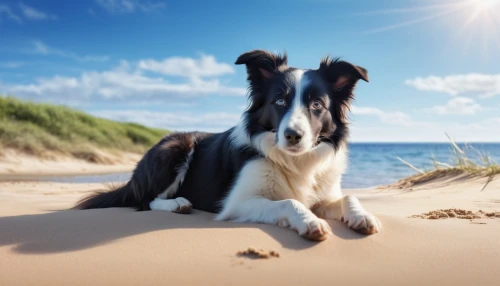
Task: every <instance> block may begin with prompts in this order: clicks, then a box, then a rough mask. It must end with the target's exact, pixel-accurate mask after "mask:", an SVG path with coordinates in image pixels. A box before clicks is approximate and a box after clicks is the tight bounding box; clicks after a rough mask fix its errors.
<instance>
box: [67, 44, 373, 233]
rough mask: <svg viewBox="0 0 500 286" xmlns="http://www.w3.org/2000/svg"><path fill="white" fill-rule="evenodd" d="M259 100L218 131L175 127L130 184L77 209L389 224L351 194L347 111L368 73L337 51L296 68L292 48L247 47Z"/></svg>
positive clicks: (307, 226)
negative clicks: (314, 65) (343, 184)
mask: <svg viewBox="0 0 500 286" xmlns="http://www.w3.org/2000/svg"><path fill="white" fill-rule="evenodd" d="M236 64H237V65H239V64H245V65H246V69H247V79H248V82H249V99H250V102H251V105H250V106H249V108H248V109H247V110H246V111H245V112H244V113H243V115H242V117H241V121H240V122H239V123H238V124H237V125H236V126H235V127H233V128H231V129H229V130H227V131H225V132H223V133H218V134H211V133H202V132H189V133H173V134H169V135H167V136H166V137H164V138H163V139H162V140H161V141H160V142H158V143H157V144H156V145H155V146H153V147H152V148H151V149H150V150H149V151H148V152H147V153H146V154H145V156H144V157H143V158H142V159H141V161H140V162H139V163H138V165H137V167H136V169H135V170H134V172H133V175H132V178H131V179H130V181H128V182H127V183H126V184H125V185H123V186H121V187H119V188H116V189H114V190H111V191H109V192H98V193H96V194H93V195H91V196H89V197H87V198H84V199H83V200H82V201H80V202H79V203H78V204H77V206H76V207H75V208H77V209H92V208H108V207H133V208H137V209H138V210H150V209H151V210H164V211H170V212H176V213H188V212H190V211H191V209H192V208H195V209H198V210H203V211H207V212H212V213H217V215H216V217H215V219H216V220H229V221H236V222H256V223H267V224H276V225H279V226H282V227H288V228H291V229H294V230H296V231H297V232H298V233H299V234H300V235H302V236H304V237H306V238H308V239H312V240H324V239H326V238H327V236H328V234H330V233H331V230H330V227H329V225H328V223H327V222H326V221H325V220H323V219H336V220H341V221H343V222H344V223H346V224H347V226H348V227H350V228H352V229H354V230H355V231H357V232H360V233H363V234H373V233H377V232H378V231H379V230H380V222H379V221H378V220H377V218H375V217H374V216H373V215H372V214H370V213H369V212H367V211H366V210H365V209H364V208H363V207H362V206H361V204H360V203H359V201H358V200H357V199H356V198H355V197H353V196H349V195H346V196H343V195H342V191H341V188H340V181H341V176H342V174H343V172H344V170H345V168H346V164H347V143H346V141H347V137H348V126H347V111H348V109H349V106H350V102H351V100H352V99H353V90H354V87H355V85H356V83H357V82H358V80H359V79H362V80H364V81H368V76H367V71H366V70H365V69H364V68H362V67H359V66H356V65H353V64H351V63H348V62H345V61H340V60H338V59H334V60H332V59H329V58H328V57H327V58H326V59H324V60H322V61H321V64H320V66H319V69H316V70H311V69H298V68H293V67H288V66H287V56H286V54H285V55H283V56H281V55H276V54H273V53H270V52H267V51H263V50H254V51H250V52H247V53H244V54H242V55H241V56H240V57H239V58H238V59H237V60H236Z"/></svg>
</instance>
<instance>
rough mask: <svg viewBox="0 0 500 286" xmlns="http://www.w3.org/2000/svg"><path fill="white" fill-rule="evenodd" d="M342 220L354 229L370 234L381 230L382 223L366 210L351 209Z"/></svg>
mask: <svg viewBox="0 0 500 286" xmlns="http://www.w3.org/2000/svg"><path fill="white" fill-rule="evenodd" d="M342 221H343V222H344V223H345V224H347V226H348V227H349V228H351V229H353V230H354V231H356V232H358V233H361V234H365V235H370V234H375V233H377V232H380V229H381V228H382V224H381V223H380V221H379V220H378V219H377V218H376V217H375V216H374V215H372V214H371V213H369V212H366V211H351V212H349V213H348V214H347V215H344V217H342Z"/></svg>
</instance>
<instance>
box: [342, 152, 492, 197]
mask: <svg viewBox="0 0 500 286" xmlns="http://www.w3.org/2000/svg"><path fill="white" fill-rule="evenodd" d="M457 145H458V146H459V147H460V148H461V149H462V150H464V151H466V154H467V155H468V156H469V157H470V158H471V159H472V160H473V161H475V162H481V158H480V153H486V154H487V155H488V156H490V157H491V159H492V160H493V161H495V162H497V163H500V143H473V144H467V145H465V144H460V143H459V144H457ZM433 156H434V157H435V158H436V160H437V161H439V162H441V163H446V164H450V165H454V153H453V148H452V146H451V145H450V144H449V143H353V144H350V146H349V165H348V170H347V173H346V174H345V175H344V178H343V182H342V187H343V188H348V189H352V188H367V187H373V186H379V185H385V184H390V183H393V182H395V181H397V180H399V179H402V178H404V177H408V176H411V175H414V174H416V173H417V172H416V171H414V170H413V169H411V168H410V167H408V166H407V165H406V164H404V163H403V162H401V161H400V160H399V159H398V157H400V158H401V159H403V160H405V161H406V162H408V163H410V164H412V165H413V166H415V167H416V168H418V169H420V170H424V171H425V170H430V169H433Z"/></svg>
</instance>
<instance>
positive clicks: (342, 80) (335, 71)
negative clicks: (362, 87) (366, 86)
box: [318, 57, 369, 90]
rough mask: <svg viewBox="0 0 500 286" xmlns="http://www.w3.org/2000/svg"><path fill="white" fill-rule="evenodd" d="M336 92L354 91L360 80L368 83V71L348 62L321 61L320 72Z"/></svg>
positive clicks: (326, 59) (327, 59)
mask: <svg viewBox="0 0 500 286" xmlns="http://www.w3.org/2000/svg"><path fill="white" fill-rule="evenodd" d="M318 71H319V72H320V73H321V74H322V75H323V76H324V77H325V79H326V80H327V81H328V82H330V83H331V84H332V88H333V89H335V90H344V89H352V88H354V86H355V85H356V83H357V82H358V80H360V79H361V80H364V81H366V82H368V81H369V80H368V71H367V70H366V69H365V68H362V67H360V66H356V65H353V64H351V63H349V62H346V61H339V60H336V59H333V60H332V59H329V58H328V57H327V58H325V59H324V60H322V61H321V64H320V66H319V70H318Z"/></svg>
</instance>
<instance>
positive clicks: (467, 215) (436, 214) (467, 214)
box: [410, 209, 500, 219]
mask: <svg viewBox="0 0 500 286" xmlns="http://www.w3.org/2000/svg"><path fill="white" fill-rule="evenodd" d="M410 218H421V219H445V218H458V219H482V218H500V212H484V211H482V210H479V211H478V212H473V211H468V210H463V209H442V210H435V211H430V212H427V213H423V214H418V215H412V216H410Z"/></svg>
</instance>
